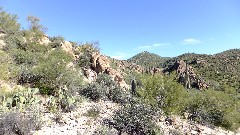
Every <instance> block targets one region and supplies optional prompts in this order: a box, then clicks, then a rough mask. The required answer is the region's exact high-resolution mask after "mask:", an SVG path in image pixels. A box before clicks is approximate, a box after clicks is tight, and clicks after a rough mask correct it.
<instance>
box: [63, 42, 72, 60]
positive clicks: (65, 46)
mask: <svg viewBox="0 0 240 135" xmlns="http://www.w3.org/2000/svg"><path fill="white" fill-rule="evenodd" d="M61 48H62V50H64V51H65V52H67V53H69V54H71V55H72V56H73V57H74V53H73V45H72V44H71V43H70V42H69V41H64V42H62V43H61Z"/></svg>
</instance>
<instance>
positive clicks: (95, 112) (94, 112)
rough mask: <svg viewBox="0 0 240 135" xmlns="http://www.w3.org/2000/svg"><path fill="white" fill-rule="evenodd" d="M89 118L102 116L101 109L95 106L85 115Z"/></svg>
mask: <svg viewBox="0 0 240 135" xmlns="http://www.w3.org/2000/svg"><path fill="white" fill-rule="evenodd" d="M84 115H85V116H87V117H91V118H97V117H98V116H99V115H100V109H99V108H98V107H97V106H93V107H92V108H90V109H89V110H87V112H86V113H85V114H84Z"/></svg>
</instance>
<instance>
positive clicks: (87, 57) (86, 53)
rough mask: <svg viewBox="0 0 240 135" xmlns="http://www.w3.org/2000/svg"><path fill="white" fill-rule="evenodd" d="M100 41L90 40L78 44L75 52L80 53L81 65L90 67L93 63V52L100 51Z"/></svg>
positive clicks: (79, 61)
mask: <svg viewBox="0 0 240 135" xmlns="http://www.w3.org/2000/svg"><path fill="white" fill-rule="evenodd" d="M99 50H100V49H99V43H98V42H89V43H85V44H82V45H80V46H78V47H77V48H76V49H75V54H78V55H79V59H78V61H77V63H78V65H79V67H86V68H90V67H91V64H92V61H91V59H92V57H91V56H92V54H93V53H94V52H99Z"/></svg>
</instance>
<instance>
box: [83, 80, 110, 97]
mask: <svg viewBox="0 0 240 135" xmlns="http://www.w3.org/2000/svg"><path fill="white" fill-rule="evenodd" d="M105 91H106V90H105V89H104V88H103V87H102V86H101V85H99V84H98V83H90V84H88V85H87V86H85V87H84V88H83V89H81V90H80V91H79V93H80V94H81V95H83V96H85V97H87V98H90V99H91V100H93V101H98V100H100V99H103V98H106V94H105Z"/></svg>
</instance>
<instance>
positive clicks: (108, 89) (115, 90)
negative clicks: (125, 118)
mask: <svg viewBox="0 0 240 135" xmlns="http://www.w3.org/2000/svg"><path fill="white" fill-rule="evenodd" d="M96 82H97V83H98V84H100V85H101V86H102V87H103V89H105V92H104V93H105V94H106V97H107V98H108V100H111V101H113V102H116V103H125V102H126V100H127V97H129V96H130V95H129V94H130V93H129V92H126V91H124V90H123V89H122V88H121V87H120V86H119V85H117V83H116V82H115V81H113V80H112V78H111V77H110V76H109V75H107V74H99V75H98V77H97V79H96Z"/></svg>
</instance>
